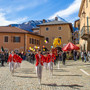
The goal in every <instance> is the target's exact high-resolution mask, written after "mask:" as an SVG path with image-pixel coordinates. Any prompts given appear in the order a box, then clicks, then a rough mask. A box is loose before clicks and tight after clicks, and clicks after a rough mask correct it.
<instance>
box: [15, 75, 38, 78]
mask: <svg viewBox="0 0 90 90" xmlns="http://www.w3.org/2000/svg"><path fill="white" fill-rule="evenodd" d="M14 77H20V78H37V77H32V76H18V75H14Z"/></svg>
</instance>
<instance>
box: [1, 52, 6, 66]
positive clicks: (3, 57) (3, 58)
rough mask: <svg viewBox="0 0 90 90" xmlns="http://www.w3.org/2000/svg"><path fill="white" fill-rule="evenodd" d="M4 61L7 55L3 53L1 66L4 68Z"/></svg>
mask: <svg viewBox="0 0 90 90" xmlns="http://www.w3.org/2000/svg"><path fill="white" fill-rule="evenodd" d="M4 61H5V54H4V52H2V53H1V66H4Z"/></svg>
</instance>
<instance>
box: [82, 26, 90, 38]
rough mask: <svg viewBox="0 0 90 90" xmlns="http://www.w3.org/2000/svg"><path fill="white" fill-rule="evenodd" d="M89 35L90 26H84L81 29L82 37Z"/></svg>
mask: <svg viewBox="0 0 90 90" xmlns="http://www.w3.org/2000/svg"><path fill="white" fill-rule="evenodd" d="M89 35H90V26H83V28H82V30H81V38H83V39H84V38H85V39H87V38H88V36H89Z"/></svg>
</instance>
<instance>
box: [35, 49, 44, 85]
mask: <svg viewBox="0 0 90 90" xmlns="http://www.w3.org/2000/svg"><path fill="white" fill-rule="evenodd" d="M35 58H36V73H37V77H38V80H39V84H41V78H42V67H43V59H44V56H43V55H42V54H41V50H38V52H37V54H36V55H35Z"/></svg>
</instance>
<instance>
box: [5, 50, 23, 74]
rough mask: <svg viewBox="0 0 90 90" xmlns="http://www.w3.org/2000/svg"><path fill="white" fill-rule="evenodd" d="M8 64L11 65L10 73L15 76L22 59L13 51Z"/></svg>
mask: <svg viewBox="0 0 90 90" xmlns="http://www.w3.org/2000/svg"><path fill="white" fill-rule="evenodd" d="M7 62H8V63H9V67H10V71H11V73H12V74H13V73H14V70H15V69H17V68H18V67H20V64H21V62H22V58H21V57H20V56H19V55H17V54H15V53H14V52H13V51H11V53H10V55H9V58H8V61H7Z"/></svg>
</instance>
